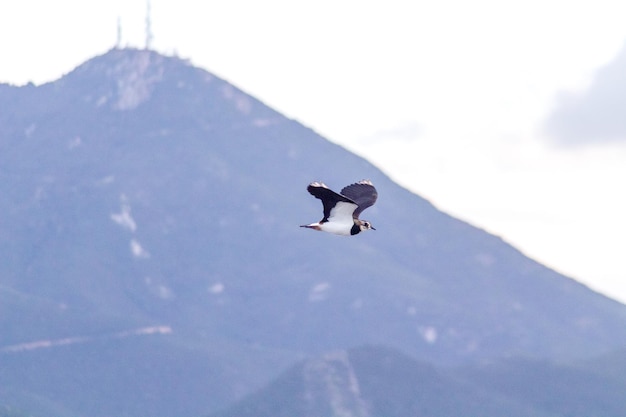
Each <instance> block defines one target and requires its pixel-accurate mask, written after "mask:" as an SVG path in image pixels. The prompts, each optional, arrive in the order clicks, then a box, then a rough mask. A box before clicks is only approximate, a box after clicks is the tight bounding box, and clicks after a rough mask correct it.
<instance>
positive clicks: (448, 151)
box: [0, 0, 626, 302]
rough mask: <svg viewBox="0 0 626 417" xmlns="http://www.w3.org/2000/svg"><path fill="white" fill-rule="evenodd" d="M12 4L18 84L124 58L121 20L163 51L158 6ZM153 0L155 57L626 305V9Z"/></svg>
mask: <svg viewBox="0 0 626 417" xmlns="http://www.w3.org/2000/svg"><path fill="white" fill-rule="evenodd" d="M5 3H7V4H3V5H2V6H0V53H1V58H0V60H1V61H0V62H1V63H2V64H1V65H0V82H9V83H12V84H24V83H26V82H29V81H33V82H35V83H37V84H39V83H42V82H47V81H51V80H54V79H57V78H58V77H60V76H62V75H63V74H64V73H67V72H69V71H70V70H72V69H73V68H74V67H76V66H77V65H79V64H81V63H82V62H84V61H85V60H87V59H89V58H91V57H93V56H95V55H98V54H101V53H104V52H105V51H107V50H108V49H110V48H111V47H113V46H114V45H115V44H116V42H118V21H119V22H120V23H121V29H122V30H121V38H120V42H121V45H122V46H126V45H128V46H134V47H143V46H144V45H145V39H146V31H145V16H146V2H145V1H143V0H135V1H133V0H125V1H122V0H108V1H90V2H89V1H84V0H82V1H81V0H74V1H71V0H56V1H54V2H50V1H44V0H21V1H19V2H18V1H14V2H5ZM151 6H152V7H151V9H152V14H151V24H152V25H151V28H152V34H153V41H152V44H151V46H152V47H153V48H154V49H156V50H158V51H160V52H162V53H165V54H177V55H179V56H181V57H183V58H188V59H190V60H191V62H192V63H193V64H195V65H197V66H200V67H203V68H205V69H207V70H209V71H211V72H214V73H215V74H217V75H219V76H221V77H223V78H225V79H227V80H228V81H230V82H232V83H233V84H235V85H236V86H238V87H240V88H242V89H243V90H245V91H246V92H248V93H250V94H252V95H254V96H256V97H257V98H259V99H261V100H262V101H264V102H265V103H266V104H268V105H270V106H272V107H274V108H276V109H277V110H279V111H281V112H282V113H284V114H286V115H287V116H288V117H292V118H295V119H297V120H299V121H300V122H302V123H303V124H305V125H307V126H309V127H311V128H313V129H315V130H316V131H318V132H319V133H321V134H323V135H324V136H326V137H328V138H329V139H330V140H332V141H334V142H337V143H339V144H342V145H343V146H345V147H347V148H348V149H350V150H352V151H354V152H356V153H358V154H360V155H362V156H364V157H366V158H368V159H369V160H371V161H372V162H373V163H375V164H376V165H377V166H379V167H380V168H381V169H382V170H383V171H385V172H386V173H387V174H389V175H390V176H391V177H392V178H393V179H395V180H396V181H397V182H399V183H400V184H402V185H403V186H406V187H407V188H409V189H411V190H412V191H414V192H416V193H418V194H420V195H422V196H424V197H426V198H428V199H429V200H431V201H432V202H433V203H434V204H435V205H437V206H438V207H439V208H441V209H442V210H444V211H447V212H449V213H451V214H453V215H455V216H457V217H460V218H461V219H464V220H467V221H469V222H471V223H472V224H474V225H477V226H479V227H482V228H485V229H486V230H488V231H489V232H492V233H495V234H497V235H500V236H502V237H503V238H504V239H505V240H506V241H508V242H510V243H512V244H513V245H515V246H517V247H518V248H520V249H521V250H522V251H524V252H525V253H526V254H528V255H530V256H532V257H533V258H535V259H537V260H539V261H540V262H542V263H545V264H546V265H548V266H550V267H553V268H555V269H556V270H558V271H560V272H563V273H565V274H567V275H569V276H571V277H574V278H576V279H578V280H580V281H582V282H584V283H586V284H587V285H589V286H591V287H592V288H594V289H596V290H598V291H602V292H604V293H606V294H608V295H610V296H612V297H614V298H617V299H620V300H621V301H623V302H626V238H625V237H624V236H626V220H625V217H624V213H626V191H625V190H626V187H625V186H624V182H625V180H626V76H625V75H624V74H626V25H625V24H624V16H625V11H626V6H624V5H623V2H621V1H608V0H582V1H571V0H570V1H564V0H553V1H551V0H541V1H539V0H525V1H484V0H478V1H473V2H465V1H461V0H448V1H423V2H409V1H398V0H388V1H386V2H384V3H383V2H368V1H341V0H334V1H329V0H318V1H316V2H297V1H287V0H265V1H263V2H258V1H253V0H231V1H228V2H219V3H218V2H198V1H192V0H176V1H174V0H152V3H151ZM0 111H1V110H0ZM356 179H358V178H356ZM356 179H355V180H356ZM381 198H383V196H382V195H381Z"/></svg>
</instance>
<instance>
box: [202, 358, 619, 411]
mask: <svg viewBox="0 0 626 417" xmlns="http://www.w3.org/2000/svg"><path fill="white" fill-rule="evenodd" d="M623 359H626V356H622V360H623ZM596 371H597V370H593V369H586V368H583V367H581V365H580V364H567V365H566V364H559V365H557V364H554V363H550V362H548V361H545V360H536V359H521V358H517V359H507V360H498V361H495V362H489V363H485V364H478V365H473V366H471V367H461V368H453V369H450V368H444V367H436V366H433V365H431V364H425V363H422V362H419V361H416V360H415V359H412V358H410V357H408V356H405V355H403V354H401V353H399V352H397V351H394V350H390V349H386V348H383V347H372V346H368V347H361V348H354V349H350V350H347V351H343V350H342V351H335V352H332V353H328V354H326V355H323V356H320V357H317V358H311V359H308V360H305V361H302V362H301V363H299V364H297V365H294V366H293V367H292V368H291V369H289V370H288V371H286V372H285V373H283V374H282V375H281V376H280V377H278V378H277V379H276V380H275V381H274V382H273V383H272V384H270V385H268V386H267V387H265V388H263V389H262V390H259V391H258V392H256V393H254V394H252V395H250V396H248V397H247V398H245V399H243V400H242V401H240V402H238V403H237V404H235V405H233V406H231V407H229V408H228V409H226V410H224V411H222V412H218V413H215V414H211V416H210V417H290V416H352V417H371V416H385V417H408V416H422V415H428V416H431V417H455V416H465V417H478V416H480V417H489V416H493V417H500V416H509V417H512V416H520V417H587V416H603V417H620V416H623V415H624V410H626V397H624V392H626V380H625V379H624V378H621V379H619V378H611V377H609V376H607V375H606V373H604V372H600V373H598V372H596Z"/></svg>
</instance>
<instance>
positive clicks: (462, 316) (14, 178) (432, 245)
mask: <svg viewBox="0 0 626 417" xmlns="http://www.w3.org/2000/svg"><path fill="white" fill-rule="evenodd" d="M364 93H365V92H364ZM329 99H331V98H329ZM0 108H1V109H3V110H2V111H1V112H0V196H1V197H0V212H1V213H3V215H2V216H0V253H3V254H5V256H4V258H3V262H2V263H0V335H2V336H1V338H0V404H5V405H6V406H7V407H9V408H10V409H11V410H13V409H17V410H25V411H27V412H30V413H33V414H35V415H39V416H46V415H55V416H61V417H63V416H68V417H69V416H71V417H74V416H76V417H79V416H90V417H99V416H108V415H117V416H151V417H160V416H173V415H202V414H205V415H206V414H207V413H211V412H214V411H217V410H223V409H225V408H227V407H228V406H229V405H232V404H234V403H235V402H236V401H237V400H239V399H242V398H244V397H246V396H247V395H248V394H251V393H253V392H257V390H259V389H262V387H264V386H266V385H267V384H268V383H270V382H271V381H273V380H274V379H275V378H277V377H278V375H280V374H281V372H283V371H285V370H287V369H289V368H290V367H292V366H294V365H295V364H297V363H300V361H302V360H304V359H305V358H310V357H312V358H315V357H317V356H319V355H324V354H326V353H327V352H329V351H337V350H346V349H350V348H353V347H357V346H365V345H375V346H385V347H386V348H390V349H395V350H398V351H400V352H402V354H404V355H407V356H408V357H410V358H413V359H415V360H417V361H420V363H429V364H432V365H433V366H444V365H445V366H452V365H454V366H461V365H469V364H471V363H476V362H477V361H478V362H480V361H484V360H495V359H497V358H501V357H516V356H524V357H533V358H542V359H545V360H550V361H552V360H570V359H572V360H573V359H575V358H590V357H592V356H595V355H600V354H604V353H607V352H611V351H615V350H617V349H621V348H623V347H624V346H626V326H624V323H626V306H624V305H623V304H620V303H618V302H616V301H613V300H610V299H608V298H606V297H604V296H602V295H600V294H597V293H595V292H593V291H591V290H589V289H588V288H587V287H585V286H583V285H581V284H580V283H577V282H576V281H574V280H572V279H570V278H568V277H565V276H562V275H560V274H558V273H556V272H555V271H552V270H550V269H548V268H546V267H545V266H543V265H541V264H539V263H537V262H535V261H533V260H532V259H529V258H527V257H526V256H524V255H523V254H522V253H520V252H519V251H518V250H516V249H515V248H513V247H511V246H510V245H508V244H507V243H506V242H504V241H503V240H502V239H501V238H499V237H497V236H493V235H490V234H487V233H485V232H484V231H482V230H480V229H478V228H476V227H473V226H471V225H469V224H467V223H464V222H462V221H459V220H457V219H455V218H453V217H451V216H449V215H447V214H445V213H442V212H441V211H439V210H437V208H436V207H434V206H433V205H432V204H431V203H429V202H428V201H426V200H425V199H423V198H421V197H419V196H417V195H415V194H412V193H410V192H409V191H407V190H405V189H403V188H401V187H400V186H398V185H397V184H395V183H394V182H392V181H391V180H390V179H389V178H388V177H387V176H386V175H385V174H384V173H382V172H381V171H380V170H379V169H377V168H376V167H374V166H373V165H372V164H370V163H369V162H367V161H365V160H364V159H362V158H360V157H358V156H357V155H354V154H352V153H350V152H348V151H346V150H345V149H343V148H342V147H340V146H337V145H335V144H333V143H331V142H329V141H328V140H326V139H325V138H323V137H321V136H320V135H318V134H316V133H315V132H314V131H312V130H311V129H308V128H306V127H304V126H302V125H301V124H300V123H298V122H297V121H294V120H289V119H287V118H285V117H284V116H282V115H281V114H279V113H277V112H276V111H274V110H272V109H270V108H268V107H267V106H265V105H264V104H263V103H261V102H260V101H258V100H256V99H255V98H253V97H251V96H249V95H247V94H245V93H244V92H242V91H240V90H239V89H237V88H236V87H234V86H232V85H231V84H229V83H227V82H226V81H224V80H222V79H220V78H218V77H216V76H214V75H212V74H210V73H208V72H206V71H205V70H203V69H200V68H196V67H194V66H193V65H191V64H190V63H188V62H185V61H184V60H181V59H179V58H175V57H166V56H163V55H160V54H158V53H156V52H153V51H147V50H131V49H124V50H119V49H113V50H111V51H109V52H107V53H105V54H104V55H101V56H98V57H95V58H93V59H91V60H89V61H87V62H86V63H84V64H83V65H81V66H79V67H78V68H76V69H75V70H73V71H72V72H70V73H69V74H67V75H65V76H64V77H62V78H61V79H59V80H57V81H54V82H52V83H48V84H44V85H41V86H34V85H27V86H23V87H16V86H10V85H0ZM363 178H368V179H370V180H372V181H373V183H374V184H375V185H376V187H377V189H378V192H379V200H378V202H377V204H376V205H375V206H373V207H372V208H370V209H368V210H367V211H366V212H365V213H364V216H362V217H365V218H366V219H368V220H370V221H371V222H372V224H373V225H374V226H375V227H376V229H377V230H376V231H371V232H367V233H363V234H359V235H357V236H354V237H351V238H342V237H338V236H332V235H328V234H324V233H318V232H314V231H310V230H304V229H301V228H299V227H298V226H299V225H300V224H304V223H307V222H312V221H316V220H319V218H321V215H322V213H321V204H320V203H319V201H318V200H315V199H313V198H312V197H311V196H310V195H308V193H307V192H306V186H307V184H308V183H309V182H311V181H314V180H322V181H324V182H326V183H327V184H328V185H329V186H331V187H333V188H335V189H340V188H341V187H343V186H344V185H346V184H349V183H352V182H354V181H358V180H360V179H363Z"/></svg>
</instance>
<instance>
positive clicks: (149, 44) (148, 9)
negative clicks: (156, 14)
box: [146, 0, 153, 49]
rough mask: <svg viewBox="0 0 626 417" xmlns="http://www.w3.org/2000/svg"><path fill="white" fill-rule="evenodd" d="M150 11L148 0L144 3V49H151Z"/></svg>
mask: <svg viewBox="0 0 626 417" xmlns="http://www.w3.org/2000/svg"><path fill="white" fill-rule="evenodd" d="M152 38H153V36H152V10H151V7H150V0H148V1H147V3H146V49H151V48H152Z"/></svg>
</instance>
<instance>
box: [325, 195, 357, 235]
mask: <svg viewBox="0 0 626 417" xmlns="http://www.w3.org/2000/svg"><path fill="white" fill-rule="evenodd" d="M356 208H357V205H356V204H353V203H347V202H345V201H338V202H337V204H335V207H333V208H332V210H330V216H328V221H327V222H325V223H322V224H320V229H322V230H323V231H324V232H329V233H334V234H336V235H345V236H349V235H350V229H352V226H354V219H353V218H352V213H354V210H356Z"/></svg>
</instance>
